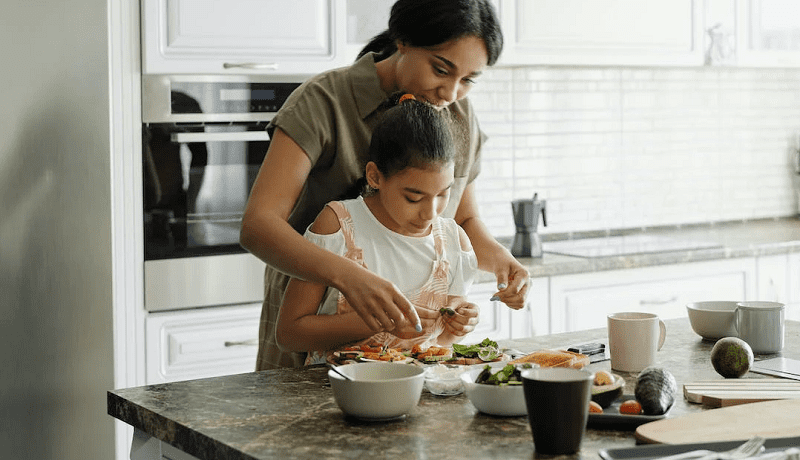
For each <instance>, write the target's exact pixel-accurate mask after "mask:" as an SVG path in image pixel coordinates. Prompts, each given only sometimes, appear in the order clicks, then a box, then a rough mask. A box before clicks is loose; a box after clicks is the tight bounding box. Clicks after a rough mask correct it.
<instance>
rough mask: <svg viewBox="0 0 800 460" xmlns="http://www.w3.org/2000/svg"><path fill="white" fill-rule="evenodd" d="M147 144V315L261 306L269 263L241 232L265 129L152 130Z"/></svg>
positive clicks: (184, 126)
mask: <svg viewBox="0 0 800 460" xmlns="http://www.w3.org/2000/svg"><path fill="white" fill-rule="evenodd" d="M142 145H143V148H144V150H143V179H144V200H143V202H144V242H145V247H144V255H145V308H146V309H147V310H150V311H154V310H171V309H180V308H196V307H204V306H212V305H230V304H238V303H250V302H258V301H261V299H262V298H263V295H264V291H263V276H264V264H263V262H261V261H260V260H259V259H258V258H256V257H255V256H253V255H251V254H249V253H247V252H246V251H245V250H244V249H243V248H242V247H241V246H240V245H239V231H240V229H241V221H242V214H243V212H244V208H245V206H246V204H247V199H248V197H249V194H250V189H251V188H252V185H253V182H254V181H255V178H256V175H257V174H258V170H259V167H260V166H261V163H262V161H263V159H264V156H265V155H266V152H267V148H268V147H269V138H268V135H267V132H266V130H265V124H264V123H255V122H253V123H250V122H245V123H216V124H209V123H199V124H192V123H180V124H179V123H162V124H147V125H145V126H143V142H142Z"/></svg>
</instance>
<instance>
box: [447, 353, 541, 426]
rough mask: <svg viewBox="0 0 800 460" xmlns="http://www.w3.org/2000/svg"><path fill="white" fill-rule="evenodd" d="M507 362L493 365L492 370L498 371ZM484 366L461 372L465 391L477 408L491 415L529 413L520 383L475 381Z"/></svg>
mask: <svg viewBox="0 0 800 460" xmlns="http://www.w3.org/2000/svg"><path fill="white" fill-rule="evenodd" d="M503 366H505V364H502V363H498V364H495V365H492V372H497V371H499V370H500V369H502V368H503ZM483 368H484V366H480V367H476V368H473V369H470V370H468V371H467V372H464V373H463V374H461V381H462V382H464V393H466V395H467V398H469V401H470V402H471V403H472V405H473V406H475V408H476V409H478V410H479V411H481V412H483V413H484V414H489V415H499V416H503V417H517V416H521V415H527V414H528V408H527V406H525V392H524V391H523V390H522V384H520V385H487V384H485V383H475V379H476V378H478V374H480V373H481V371H483Z"/></svg>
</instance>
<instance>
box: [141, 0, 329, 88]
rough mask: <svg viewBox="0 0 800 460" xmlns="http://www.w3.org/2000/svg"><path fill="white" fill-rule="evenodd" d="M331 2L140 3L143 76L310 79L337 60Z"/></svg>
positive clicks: (149, 0)
mask: <svg viewBox="0 0 800 460" xmlns="http://www.w3.org/2000/svg"><path fill="white" fill-rule="evenodd" d="M334 8H335V0H324V1H323V0H294V1H291V2H286V1H280V0H226V1H224V2H221V1H215V0H169V1H167V0H144V1H143V2H142V55H143V72H144V73H213V74H219V73H244V72H259V73H280V74H309V73H317V72H320V71H322V70H325V69H328V68H330V67H331V63H332V61H333V59H334V56H335V40H334V37H335V31H334V27H333V24H334V19H335V16H334V14H335V11H334Z"/></svg>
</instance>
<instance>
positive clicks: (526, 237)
mask: <svg viewBox="0 0 800 460" xmlns="http://www.w3.org/2000/svg"><path fill="white" fill-rule="evenodd" d="M538 196H539V194H538V193H534V194H533V199H532V200H514V201H512V202H511V210H512V212H513V214H514V226H515V227H516V233H515V234H514V241H513V243H512V244H511V254H512V255H514V256H515V257H542V238H541V237H540V236H539V233H538V231H537V228H538V226H539V213H541V214H542V224H543V225H544V226H545V227H546V226H547V201H546V200H539V199H538Z"/></svg>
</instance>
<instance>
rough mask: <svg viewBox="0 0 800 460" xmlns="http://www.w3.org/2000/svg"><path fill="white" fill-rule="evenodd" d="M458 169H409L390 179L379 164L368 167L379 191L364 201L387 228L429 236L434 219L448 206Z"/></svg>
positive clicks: (369, 175) (435, 166) (441, 167)
mask: <svg viewBox="0 0 800 460" xmlns="http://www.w3.org/2000/svg"><path fill="white" fill-rule="evenodd" d="M453 172H454V166H453V163H452V162H450V163H448V164H446V165H431V166H430V167H428V168H425V169H420V168H412V167H409V168H406V169H404V170H402V171H400V172H398V173H396V174H394V175H393V176H391V177H389V178H386V177H384V176H383V174H381V172H380V171H379V170H378V168H377V166H375V163H372V162H369V163H368V164H367V181H368V183H369V185H370V186H372V187H373V188H375V189H377V190H378V192H377V193H375V194H374V195H370V196H368V197H365V198H364V201H366V203H367V206H369V208H370V210H371V211H372V213H373V214H374V215H375V217H376V218H377V219H378V221H380V223H382V224H383V225H384V226H385V227H386V228H388V229H389V230H392V231H394V232H396V233H399V234H401V235H406V236H425V235H427V234H428V233H430V231H431V224H432V223H433V220H434V219H435V218H436V217H438V216H439V215H440V214H441V213H442V212H443V211H444V209H445V207H447V202H448V201H449V199H450V187H451V186H452V185H453V177H454V176H453Z"/></svg>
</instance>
